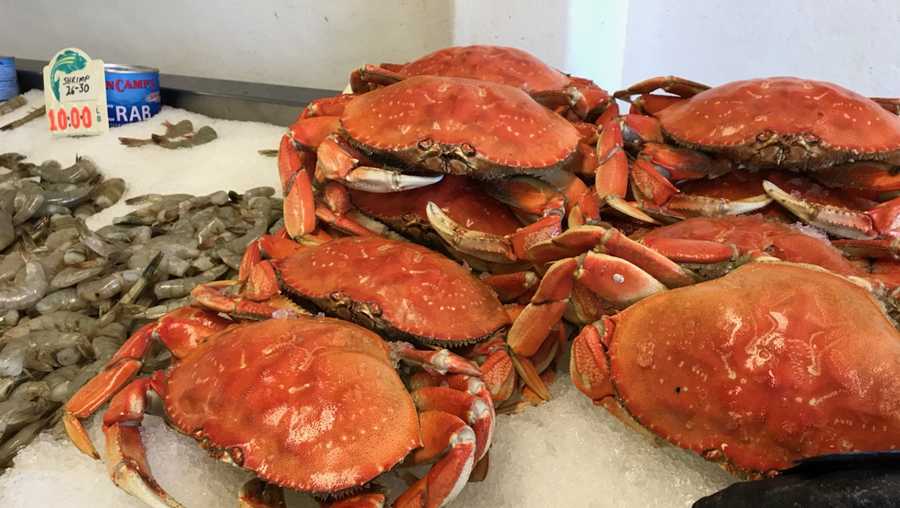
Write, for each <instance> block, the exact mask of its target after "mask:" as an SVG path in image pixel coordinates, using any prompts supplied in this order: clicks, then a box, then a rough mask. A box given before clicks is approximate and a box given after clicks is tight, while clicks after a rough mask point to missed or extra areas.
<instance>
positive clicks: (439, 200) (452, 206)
mask: <svg viewBox="0 0 900 508" xmlns="http://www.w3.org/2000/svg"><path fill="white" fill-rule="evenodd" d="M350 198H351V200H352V201H353V205H354V206H356V207H357V208H359V210H360V211H362V212H363V213H365V214H366V215H371V216H373V217H376V218H378V219H379V220H381V221H382V222H385V223H387V224H388V225H389V226H391V227H393V228H395V229H398V230H400V231H403V232H407V231H408V229H409V227H415V226H419V227H420V228H426V229H430V225H429V224H428V215H427V213H426V211H425V208H426V205H428V203H429V202H433V203H435V204H436V205H438V206H439V207H441V209H442V210H443V211H444V213H446V214H447V215H448V216H450V218H451V219H453V220H455V221H457V222H459V223H460V224H465V225H466V227H468V228H471V229H474V230H476V231H482V232H485V233H492V234H495V235H508V234H512V233H514V232H515V231H516V230H517V229H519V228H520V227H522V224H521V223H520V222H519V220H518V219H516V216H515V215H513V213H512V212H511V211H510V210H509V207H507V206H506V205H504V204H503V203H500V202H499V201H497V200H496V199H494V198H492V197H490V196H489V195H488V194H487V193H486V192H484V190H483V189H482V187H481V186H479V185H478V183H477V182H474V181H472V179H470V178H465V177H461V176H456V175H447V176H445V177H444V179H443V180H441V181H440V182H438V183H436V184H434V185H429V186H427V187H422V188H419V189H413V190H408V191H402V192H394V193H390V194H384V193H377V192H365V191H360V190H352V189H351V190H350Z"/></svg>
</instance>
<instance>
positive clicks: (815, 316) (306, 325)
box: [65, 46, 900, 507]
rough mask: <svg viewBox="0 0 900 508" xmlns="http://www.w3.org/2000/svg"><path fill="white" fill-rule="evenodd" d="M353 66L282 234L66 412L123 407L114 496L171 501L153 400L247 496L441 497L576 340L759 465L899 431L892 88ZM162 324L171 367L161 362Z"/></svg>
mask: <svg viewBox="0 0 900 508" xmlns="http://www.w3.org/2000/svg"><path fill="white" fill-rule="evenodd" d="M350 82H351V88H352V93H346V94H341V95H338V96H335V97H330V98H325V99H321V100H317V101H314V102H312V103H310V104H309V106H308V107H307V108H306V109H304V110H303V112H302V113H301V114H300V117H299V118H298V120H297V121H296V123H294V124H293V125H292V126H291V127H290V130H289V131H288V132H287V133H286V134H285V135H284V136H283V138H282V140H281V146H280V150H279V156H278V169H279V173H280V176H281V182H282V184H283V187H284V195H285V199H284V207H285V209H284V218H285V222H284V229H283V230H282V231H280V232H279V233H277V234H274V235H267V236H263V237H262V238H260V239H259V240H257V241H256V242H254V243H252V244H251V245H250V247H249V248H248V250H247V252H246V253H245V255H244V261H243V263H242V265H241V268H242V269H241V272H240V277H239V280H236V281H227V282H215V283H210V284H207V285H204V286H201V287H198V288H197V289H196V290H195V291H194V293H193V297H194V306H192V307H188V308H184V309H181V310H178V311H176V312H174V313H172V314H170V315H168V316H166V317H164V318H163V319H161V320H159V321H158V322H155V323H151V324H148V325H146V326H145V327H144V328H142V329H141V330H139V331H138V332H137V333H136V334H135V335H134V336H133V337H132V338H131V339H130V340H129V341H128V342H127V343H126V344H125V345H124V346H123V347H122V349H121V350H120V351H119V353H118V354H117V355H116V356H115V357H114V358H113V359H112V360H111V362H110V364H109V366H108V367H107V369H106V370H104V371H103V372H102V373H101V374H100V375H99V376H98V377H97V378H95V379H94V380H93V381H92V382H91V383H89V384H88V385H86V386H85V388H83V389H82V390H81V392H79V393H78V394H77V395H76V396H75V397H74V398H73V399H72V400H71V401H70V402H69V404H68V405H67V406H66V411H67V413H66V417H65V422H66V425H67V429H68V431H69V435H70V436H71V437H72V439H73V441H74V442H75V443H76V444H77V445H78V446H79V448H80V449H82V450H83V451H85V452H86V453H89V454H92V455H94V456H96V452H95V451H94V448H93V445H92V444H91V443H90V440H89V439H88V437H87V434H86V433H85V431H84V429H83V428H82V425H81V420H82V419H84V418H87V417H88V416H90V415H91V414H92V413H94V412H96V411H97V410H98V409H99V408H100V407H102V406H103V405H104V404H105V403H106V402H110V406H109V409H108V410H107V411H106V413H105V415H104V420H103V421H104V429H105V432H106V439H107V443H106V447H107V461H108V463H109V469H110V474H111V476H112V477H113V479H114V481H116V483H117V484H119V485H120V486H121V487H122V488H124V489H126V490H128V491H129V492H131V493H132V494H134V495H136V496H138V497H140V498H142V499H144V500H145V501H146V502H147V503H148V504H150V505H154V506H179V505H178V503H177V501H175V500H173V499H171V498H170V497H169V496H168V494H166V492H165V490H164V489H163V488H162V487H161V486H159V485H158V484H157V483H156V482H155V481H154V480H153V477H152V474H151V472H150V471H149V468H148V466H147V463H146V460H145V458H144V450H143V446H142V444H141V441H140V434H139V431H138V424H139V423H140V421H141V418H142V414H143V412H144V410H145V409H146V407H147V394H148V393H150V392H155V393H156V394H158V395H159V396H160V397H161V398H162V400H163V407H164V411H165V413H166V416H167V418H168V421H169V422H170V424H171V425H172V426H173V427H175V428H176V429H177V430H179V431H181V432H183V433H185V434H188V435H191V436H193V437H195V438H196V439H197V440H198V441H199V442H200V443H201V445H202V446H204V447H206V448H207V449H209V451H210V453H212V454H213V455H214V456H215V457H218V458H220V459H222V460H225V461H229V462H233V463H235V464H237V465H239V466H242V467H244V468H247V469H250V470H252V471H254V472H255V473H256V475H257V476H258V479H257V480H254V481H253V482H251V483H250V484H248V485H247V486H245V488H244V489H242V491H241V498H242V503H244V505H242V506H255V507H262V506H267V507H277V506H283V500H282V498H281V493H280V488H281V487H288V488H291V489H296V490H301V491H305V492H309V493H311V494H313V495H315V496H317V497H318V498H319V499H321V501H322V502H323V503H325V504H328V505H329V506H382V505H383V504H384V503H385V502H386V500H387V499H389V498H393V496H392V495H390V496H389V495H388V494H386V493H384V492H381V491H379V490H378V489H377V487H376V486H375V484H374V482H373V481H374V480H375V479H376V477H378V476H379V475H380V474H382V473H384V472H385V471H388V470H390V469H392V468H394V467H395V466H401V465H402V466H409V465H416V464H431V467H430V469H429V470H428V471H427V473H426V474H425V475H424V476H422V478H420V479H417V480H416V481H414V482H411V485H410V487H409V488H408V490H406V491H405V492H403V493H402V494H401V495H400V496H399V497H397V498H396V499H395V500H394V501H393V503H394V505H395V506H423V507H424V506H428V507H430V506H443V505H445V504H447V503H449V502H450V501H452V499H453V497H454V496H455V495H456V494H457V493H458V492H460V490H461V489H462V488H463V487H464V485H465V483H466V482H468V481H474V480H477V479H478V478H481V477H483V475H484V474H487V462H488V461H487V457H488V450H489V448H490V443H491V434H492V431H493V425H494V418H495V414H496V412H515V411H518V410H521V409H523V408H525V407H527V406H528V405H530V404H537V403H540V402H541V401H543V400H548V399H549V398H550V392H549V390H548V388H547V384H548V383H551V382H552V381H553V379H554V376H555V373H556V372H557V369H558V368H559V367H560V365H559V364H560V360H561V358H563V357H564V356H568V357H569V358H570V364H569V372H570V375H571V378H572V381H573V382H574V383H575V384H576V385H577V386H578V388H579V389H580V390H581V391H583V392H584V393H585V394H586V395H588V396H589V397H591V398H592V399H593V400H594V401H595V402H596V403H597V404H598V405H602V406H604V407H606V408H607V409H608V410H610V411H611V412H612V413H613V414H615V415H616V416H618V417H620V418H621V419H623V420H624V421H626V423H629V424H631V425H634V426H635V427H636V428H642V429H646V430H649V431H650V432H652V433H654V434H656V435H659V436H661V437H663V438H665V439H667V440H668V441H670V442H672V443H674V444H676V445H678V446H681V447H684V448H687V449H690V450H693V451H695V452H697V453H700V454H702V455H703V456H705V457H706V458H708V459H710V460H717V461H720V462H722V463H723V464H724V465H725V466H726V467H728V468H729V469H731V470H733V471H736V472H742V473H745V474H747V475H749V476H761V475H775V474H777V473H778V471H779V470H783V469H785V468H787V467H789V466H790V465H791V464H792V463H794V462H795V461H798V460H802V459H805V458H809V457H813V456H819V455H823V454H830V453H844V452H852V451H875V450H891V449H894V448H895V447H896V446H898V445H900V411H898V409H900V384H898V382H897V379H900V340H898V339H900V336H898V332H897V329H896V326H895V322H894V321H893V319H892V317H891V314H893V313H895V311H896V309H895V302H896V297H897V295H898V291H897V288H898V286H900V269H898V267H900V264H898V261H897V257H898V256H900V243H898V242H897V241H896V240H895V239H896V238H897V237H900V221H898V214H900V198H898V197H897V196H898V193H897V192H898V191H900V176H898V175H896V172H897V170H898V169H900V117H898V114H900V101H898V100H893V99H868V98H865V97H863V96H860V95H858V94H856V93H854V92H852V91H850V90H847V89H844V88H842V87H840V86H837V85H834V84H830V83H824V82H818V81H811V80H803V79H796V78H770V79H757V80H748V81H740V82H735V83H730V84H726V85H722V86H719V87H715V88H709V87H706V86H704V85H701V84H698V83H694V82H690V81H687V80H683V79H678V78H654V79H651V80H648V81H645V82H642V83H639V84H637V85H634V86H632V87H630V88H628V89H627V90H623V91H621V92H617V93H616V94H614V95H609V94H607V93H606V92H605V91H603V90H602V89H600V88H599V87H597V86H596V85H595V84H593V83H592V82H590V81H589V80H586V79H582V78H577V77H572V76H569V75H566V74H564V73H561V72H559V71H557V70H555V69H553V68H551V67H549V66H547V65H546V64H544V63H543V62H541V61H540V60H538V59H536V58H535V57H533V56H532V55H529V54H528V53H525V52H523V51H520V50H516V49H512V48H499V47H487V46H473V47H465V48H448V49H444V50H441V51H437V52H435V53H432V54H430V55H427V56H425V57H423V58H421V59H419V60H416V61H413V62H410V63H408V64H404V65H397V64H381V65H366V66H365V67H363V68H361V69H358V70H356V71H354V72H353V73H352V74H351V78H350ZM657 90H663V91H665V92H668V93H669V94H668V95H659V94H655V93H654V92H656V91H657ZM617 99H623V100H627V101H628V102H630V103H631V109H630V112H629V113H628V114H620V111H619V108H618V103H617V102H616V100H617ZM323 314H324V315H325V316H328V317H324V316H323ZM576 335H577V336H576ZM573 336H576V337H575V338H574V341H572V345H571V346H569V341H570V339H572V337H573ZM155 341H159V342H161V343H162V344H163V345H164V346H166V347H167V348H168V349H169V350H170V351H171V353H172V357H173V363H172V365H171V366H170V367H169V368H168V369H167V370H165V371H159V372H154V373H152V374H149V375H147V376H141V374H140V373H141V370H142V363H141V362H142V358H143V356H144V355H145V353H146V352H147V351H148V350H149V349H150V347H151V346H152V343H153V342H155ZM569 351H571V354H570V355H569V354H568V353H569Z"/></svg>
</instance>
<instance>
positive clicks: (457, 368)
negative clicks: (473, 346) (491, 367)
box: [390, 342, 481, 376]
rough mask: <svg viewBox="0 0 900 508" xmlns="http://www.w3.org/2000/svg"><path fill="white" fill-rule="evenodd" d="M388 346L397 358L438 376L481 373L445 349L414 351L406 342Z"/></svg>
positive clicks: (472, 364) (474, 366) (470, 363)
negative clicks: (438, 374)
mask: <svg viewBox="0 0 900 508" xmlns="http://www.w3.org/2000/svg"><path fill="white" fill-rule="evenodd" d="M390 345H391V351H392V352H393V353H394V355H396V357H397V358H399V359H400V360H403V361H405V362H408V363H411V364H413V365H417V366H419V367H423V368H425V369H426V370H430V371H434V372H437V373H440V374H446V373H448V372H450V373H453V374H466V375H469V376H480V375H481V371H480V370H479V369H478V366H477V365H475V364H474V363H472V362H470V361H468V360H466V359H465V358H463V357H461V356H459V355H456V354H453V353H451V352H450V351H448V350H446V349H438V350H424V349H416V347H415V346H413V345H412V344H410V343H408V342H391V343H390Z"/></svg>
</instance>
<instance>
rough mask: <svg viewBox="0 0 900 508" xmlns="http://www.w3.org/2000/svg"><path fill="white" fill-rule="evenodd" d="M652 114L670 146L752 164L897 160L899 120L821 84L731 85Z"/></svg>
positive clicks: (813, 165)
mask: <svg viewBox="0 0 900 508" xmlns="http://www.w3.org/2000/svg"><path fill="white" fill-rule="evenodd" d="M655 116H656V117H657V118H659V120H660V123H661V125H662V129H663V131H664V132H665V134H666V135H667V136H668V137H670V138H671V139H673V140H674V141H675V142H676V143H678V144H681V145H685V146H689V147H692V148H698V149H701V150H706V151H709V152H714V153H721V154H724V155H726V156H728V157H729V158H732V159H734V160H737V161H740V162H746V163H750V164H754V165H757V166H783V167H789V168H794V169H803V170H816V169H820V168H824V167H829V166H832V165H834V164H838V163H843V162H848V161H852V160H890V159H894V160H896V158H898V157H900V117H898V116H897V115H894V114H892V113H891V112H889V111H887V110H885V109H884V108H883V107H881V106H880V105H879V104H878V103H876V102H874V101H872V100H871V99H868V98H866V97H863V96H861V95H859V94H857V93H855V92H853V91H850V90H847V89H846V88H843V87H841V86H838V85H835V84H832V83H826V82H823V81H813V80H806V79H798V78H790V77H777V78H768V79H752V80H746V81H735V82H733V83H728V84H725V85H722V86H717V87H714V88H710V89H709V90H706V91H704V92H701V93H698V94H697V95H695V96H693V97H691V98H690V99H687V100H684V101H680V102H676V103H674V104H673V105H671V106H669V107H667V108H665V109H663V110H662V111H659V112H657V113H655Z"/></svg>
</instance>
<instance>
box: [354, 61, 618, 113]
mask: <svg viewBox="0 0 900 508" xmlns="http://www.w3.org/2000/svg"><path fill="white" fill-rule="evenodd" d="M424 75H429V76H446V77H454V78H468V79H478V80H481V81H491V82H494V83H501V84H504V85H509V86H514V87H516V88H520V89H522V90H524V91H525V92H526V93H528V94H529V95H531V96H532V97H533V98H534V99H535V100H537V101H538V102H541V103H542V104H544V105H545V106H547V107H549V108H552V109H557V108H564V109H570V110H571V111H572V112H573V113H574V114H575V115H576V117H579V118H582V119H586V120H588V121H590V120H592V119H593V118H595V117H596V116H597V115H598V114H600V113H601V112H602V111H603V110H604V109H605V108H606V106H607V105H608V104H609V99H610V97H609V94H608V93H607V92H606V91H605V90H603V89H602V88H600V87H598V86H597V85H595V84H594V83H593V82H591V81H589V80H587V79H584V78H576V77H571V76H568V75H566V74H563V73H562V72H560V71H558V70H556V69H554V68H552V67H550V66H549V65H547V64H546V63H544V62H542V61H541V60H539V59H538V58H537V57H535V56H534V55H532V54H531V53H528V52H526V51H523V50H521V49H517V48H509V47H503V46H482V45H479V46H462V47H451V48H444V49H441V50H438V51H435V52H433V53H430V54H428V55H425V56H423V57H421V58H419V59H417V60H414V61H412V62H409V63H406V64H402V65H398V64H381V65H366V66H364V67H362V68H360V69H358V70H356V71H354V72H353V74H352V75H351V76H350V85H351V87H352V89H353V91H354V92H355V93H363V92H366V91H369V90H371V89H373V88H375V87H377V86H383V85H388V84H391V83H396V82H397V81H400V80H403V79H407V78H409V77H412V76H424Z"/></svg>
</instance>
